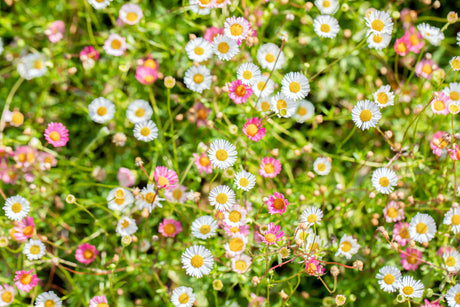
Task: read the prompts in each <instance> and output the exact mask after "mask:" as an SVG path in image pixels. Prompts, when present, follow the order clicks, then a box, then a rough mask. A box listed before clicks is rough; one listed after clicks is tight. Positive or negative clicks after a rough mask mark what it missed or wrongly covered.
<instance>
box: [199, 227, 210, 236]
mask: <svg viewBox="0 0 460 307" xmlns="http://www.w3.org/2000/svg"><path fill="white" fill-rule="evenodd" d="M210 231H211V226H209V225H202V226H201V227H200V233H201V234H203V235H206V234H208V233H209V232H210Z"/></svg>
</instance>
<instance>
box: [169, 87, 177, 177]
mask: <svg viewBox="0 0 460 307" xmlns="http://www.w3.org/2000/svg"><path fill="white" fill-rule="evenodd" d="M167 92H168V94H167V103H168V114H169V121H170V122H171V140H172V145H173V154H174V167H175V169H176V170H179V165H178V163H177V150H176V140H175V139H174V137H175V134H174V120H173V116H172V113H171V102H170V100H171V98H170V96H171V90H170V89H169V88H168V91H167Z"/></svg>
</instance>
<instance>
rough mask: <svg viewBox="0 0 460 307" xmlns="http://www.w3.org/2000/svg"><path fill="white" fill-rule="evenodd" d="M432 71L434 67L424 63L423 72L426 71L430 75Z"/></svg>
mask: <svg viewBox="0 0 460 307" xmlns="http://www.w3.org/2000/svg"><path fill="white" fill-rule="evenodd" d="M432 71H433V69H432V68H431V65H430V64H423V66H422V72H424V73H425V74H427V75H429V74H431V72H432Z"/></svg>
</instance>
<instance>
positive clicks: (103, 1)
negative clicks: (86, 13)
mask: <svg viewBox="0 0 460 307" xmlns="http://www.w3.org/2000/svg"><path fill="white" fill-rule="evenodd" d="M110 2H112V0H88V3H89V4H91V5H92V6H93V7H94V8H95V9H96V10H100V9H103V8H106V7H107V6H108V5H109V4H110Z"/></svg>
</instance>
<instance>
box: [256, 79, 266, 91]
mask: <svg viewBox="0 0 460 307" xmlns="http://www.w3.org/2000/svg"><path fill="white" fill-rule="evenodd" d="M257 89H258V90H259V91H263V90H264V89H265V82H264V81H259V83H257Z"/></svg>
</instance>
